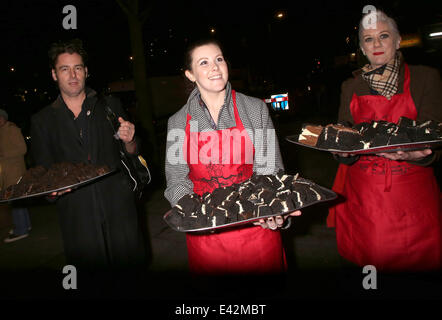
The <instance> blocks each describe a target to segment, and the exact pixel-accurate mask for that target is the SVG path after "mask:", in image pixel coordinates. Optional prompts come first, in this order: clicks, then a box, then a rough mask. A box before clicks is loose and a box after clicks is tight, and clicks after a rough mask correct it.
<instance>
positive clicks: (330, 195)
mask: <svg viewBox="0 0 442 320" xmlns="http://www.w3.org/2000/svg"><path fill="white" fill-rule="evenodd" d="M313 185H314V186H315V187H316V188H318V189H321V191H322V192H324V194H325V195H326V197H325V198H324V199H321V200H318V201H313V202H311V203H308V204H305V205H304V206H302V207H299V208H296V210H295V211H297V210H301V209H303V208H307V207H310V206H312V205H315V204H318V203H322V202H327V201H331V200H334V199H336V198H337V194H336V193H335V192H334V191H332V190H330V189H327V188H324V187H322V186H319V185H317V184H315V183H313ZM171 212H172V209H171V210H169V211H167V212H166V213H165V214H164V216H163V219H164V221H165V222H166V223H167V225H168V226H169V227H171V228H172V229H173V230H175V231H179V232H207V231H215V230H218V229H224V228H231V227H238V226H241V225H245V224H249V223H253V222H256V221H259V220H261V219H267V218H271V217H276V216H285V215H288V214H290V213H292V212H294V211H291V212H285V213H278V214H270V215H266V216H260V217H254V218H250V219H245V220H241V221H235V222H231V223H226V224H222V225H219V226H216V227H204V228H197V229H183V228H180V227H179V226H176V225H173V224H171V223H170V222H169V221H168V220H167V216H168V215H169V214H171Z"/></svg>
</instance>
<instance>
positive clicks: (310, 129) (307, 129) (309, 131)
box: [298, 124, 323, 146]
mask: <svg viewBox="0 0 442 320" xmlns="http://www.w3.org/2000/svg"><path fill="white" fill-rule="evenodd" d="M322 130H323V127H322V126H318V125H312V124H305V125H303V126H302V129H301V134H300V135H299V137H298V142H300V143H303V144H306V145H309V146H316V145H317V142H318V137H319V135H320V134H321V132H322Z"/></svg>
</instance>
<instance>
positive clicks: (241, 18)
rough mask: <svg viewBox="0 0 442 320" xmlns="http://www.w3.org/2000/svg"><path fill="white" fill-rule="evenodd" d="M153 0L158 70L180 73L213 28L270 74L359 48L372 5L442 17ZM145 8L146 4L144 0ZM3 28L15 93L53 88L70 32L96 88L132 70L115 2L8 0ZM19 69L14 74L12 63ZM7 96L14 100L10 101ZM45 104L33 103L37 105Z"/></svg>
mask: <svg viewBox="0 0 442 320" xmlns="http://www.w3.org/2000/svg"><path fill="white" fill-rule="evenodd" d="M154 3H155V4H154V7H153V11H152V15H151V18H150V19H149V20H148V21H147V22H146V24H145V26H144V39H145V51H146V56H147V58H148V60H147V62H148V72H149V74H150V75H169V74H179V73H180V67H181V61H182V56H183V50H184V44H185V39H190V40H191V39H192V38H195V37H198V36H200V35H209V29H210V28H212V27H213V28H215V29H216V36H217V37H218V38H219V39H220V40H221V42H222V43H223V44H224V49H225V55H226V57H227V58H228V59H229V60H230V62H231V65H232V67H234V68H238V67H241V66H244V65H247V66H248V67H249V68H252V69H253V70H254V72H255V73H262V74H263V75H264V76H266V75H269V74H270V75H272V74H273V75H276V76H281V74H284V75H286V77H288V75H290V76H293V77H294V78H296V77H298V78H301V79H302V78H303V77H304V76H305V74H306V73H307V72H308V71H309V69H310V68H311V66H312V63H314V59H316V58H317V59H321V61H324V64H325V65H327V61H329V62H330V61H333V58H334V56H336V55H342V54H348V53H349V52H350V51H351V50H353V51H354V47H353V48H351V47H349V46H348V45H347V44H346V42H345V38H346V37H347V36H353V37H354V35H356V31H355V30H354V26H356V25H357V23H358V21H359V18H360V14H361V11H362V7H363V6H364V5H366V4H373V5H375V6H377V7H381V8H384V9H385V10H386V11H387V12H388V13H391V14H392V15H393V17H394V18H396V19H397V21H398V24H399V28H400V30H401V31H405V32H415V31H416V30H417V28H418V27H419V26H421V25H423V24H430V23H436V22H441V21H442V10H441V5H440V1H429V0H422V1H419V2H416V1H414V2H411V1H402V0H401V1H399V0H396V1H340V0H335V1H323V0H310V1H305V2H303V3H301V2H299V1H266V2H257V1H241V0H236V1H231V0H225V1H168V0H163V1H154ZM68 4H71V5H74V6H75V7H76V9H77V15H78V21H77V24H78V29H77V30H64V29H63V27H62V21H63V18H64V16H65V15H64V14H63V13H62V9H63V7H64V6H65V5H68ZM140 6H141V7H144V6H145V4H144V2H143V1H142V0H140ZM277 10H284V11H285V12H286V13H287V18H286V19H284V20H282V21H277V20H276V19H275V18H274V15H275V12H277ZM0 30H1V33H2V40H3V46H2V50H1V59H0V70H1V72H0V77H1V78H0V79H1V84H2V85H1V91H0V93H1V94H2V96H4V95H5V94H6V95H7V96H10V95H11V94H14V93H15V92H16V91H17V89H20V88H21V89H30V88H38V89H39V90H40V89H41V90H48V91H50V90H52V91H54V85H53V84H52V80H51V78H50V76H49V68H48V59H47V50H48V48H49V45H50V43H52V42H54V41H56V40H58V39H63V38H73V37H80V38H81V39H82V40H83V41H84V43H85V47H86V49H87V50H88V52H89V55H90V60H89V71H90V73H91V78H90V84H91V85H92V86H95V87H104V86H105V85H106V83H108V82H110V81H115V80H118V79H121V78H130V77H131V62H130V60H129V58H128V57H129V56H130V54H131V53H130V40H129V31H128V25H127V20H126V17H125V14H124V13H123V12H122V10H121V9H120V7H119V6H118V4H117V2H116V1H115V0H107V1H105V0H88V1H86V0H83V1H78V0H76V1H75V0H69V1H68V0H66V1H60V0H59V1H54V0H52V1H49V0H36V1H20V0H7V1H4V2H2V10H1V13H0ZM152 44H153V45H152ZM150 49H152V50H153V51H152V53H153V57H151V56H150ZM164 50H166V51H167V52H164ZM11 67H14V68H15V72H13V73H12V72H11V71H10V68H11ZM281 71H282V72H281ZM282 80H283V81H288V80H289V79H288V78H283V79H282ZM2 100H3V102H2V105H3V107H6V106H5V104H6V103H7V101H8V99H2ZM40 107H42V106H41V105H33V106H32V107H31V109H36V108H40ZM28 111H29V110H28ZM32 111H33V110H31V111H30V112H32Z"/></svg>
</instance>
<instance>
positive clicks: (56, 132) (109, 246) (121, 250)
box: [31, 89, 144, 268]
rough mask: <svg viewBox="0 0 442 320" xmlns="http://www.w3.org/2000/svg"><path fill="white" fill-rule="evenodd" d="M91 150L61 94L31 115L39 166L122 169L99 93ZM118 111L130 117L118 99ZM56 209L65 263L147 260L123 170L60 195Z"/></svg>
mask: <svg viewBox="0 0 442 320" xmlns="http://www.w3.org/2000/svg"><path fill="white" fill-rule="evenodd" d="M86 92H87V98H86V99H85V101H84V103H83V110H85V109H84V108H85V107H86V106H89V107H90V108H91V113H90V115H89V116H88V125H89V148H88V149H89V150H86V148H85V147H84V145H82V142H81V139H80V136H79V132H78V129H77V128H76V126H75V123H74V120H73V116H72V114H71V113H70V111H69V109H68V108H67V106H66V105H65V103H64V101H63V99H62V97H61V96H59V97H58V98H57V100H56V101H55V102H54V103H52V104H51V105H49V106H47V107H45V108H44V109H43V110H41V111H40V112H38V113H37V114H35V115H34V116H33V117H32V119H31V139H32V140H31V141H32V145H31V152H32V155H33V158H34V160H35V164H36V165H43V166H45V167H49V166H50V165H51V164H53V163H58V162H64V161H67V162H74V163H75V162H85V163H92V164H106V165H108V166H109V167H111V168H120V161H119V152H118V147H117V144H116V143H115V139H114V138H113V132H112V129H111V126H110V124H109V122H108V121H107V118H106V115H105V112H104V109H103V107H102V106H100V105H96V101H97V95H96V93H95V92H94V91H93V90H89V89H88V90H87V91H86ZM108 102H109V104H110V105H111V108H112V109H113V110H114V112H115V113H116V114H117V115H119V116H122V117H123V118H124V119H127V118H126V117H125V115H124V112H123V110H122V108H121V106H120V104H119V101H118V100H116V99H112V98H111V99H108ZM57 211H58V214H59V220H60V224H61V231H62V237H63V243H64V249H65V255H66V259H67V262H68V263H70V264H73V265H74V266H76V267H77V266H79V265H80V266H85V267H88V268H91V267H92V268H102V267H104V268H108V267H117V268H118V267H127V266H132V265H138V264H139V263H140V262H142V261H143V259H144V257H143V253H144V250H143V249H142V245H141V243H142V240H141V234H140V232H139V227H138V222H137V211H136V205H135V200H134V196H133V193H132V191H131V188H130V184H129V180H128V178H127V176H126V175H125V174H124V173H123V171H121V170H120V171H118V172H117V173H115V174H113V175H110V176H108V177H105V178H103V179H100V180H99V181H98V182H96V183H92V184H88V185H86V186H83V187H80V188H78V189H76V190H74V191H72V192H70V193H67V194H65V195H62V196H61V197H60V198H59V199H58V200H57Z"/></svg>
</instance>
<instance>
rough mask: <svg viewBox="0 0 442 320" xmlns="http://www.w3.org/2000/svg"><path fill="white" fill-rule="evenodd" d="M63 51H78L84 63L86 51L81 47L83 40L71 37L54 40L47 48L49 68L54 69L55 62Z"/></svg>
mask: <svg viewBox="0 0 442 320" xmlns="http://www.w3.org/2000/svg"><path fill="white" fill-rule="evenodd" d="M63 53H69V54H73V53H78V54H79V55H80V56H81V59H82V60H83V64H84V65H86V62H87V53H86V50H84V48H83V42H82V41H81V40H80V39H72V40H68V41H58V42H54V43H53V44H52V45H51V48H50V49H49V52H48V55H49V66H50V67H51V69H55V65H56V64H57V59H58V56H59V55H60V54H63Z"/></svg>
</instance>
